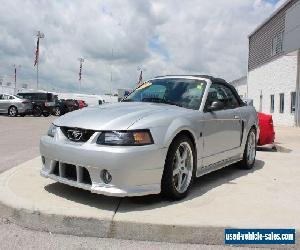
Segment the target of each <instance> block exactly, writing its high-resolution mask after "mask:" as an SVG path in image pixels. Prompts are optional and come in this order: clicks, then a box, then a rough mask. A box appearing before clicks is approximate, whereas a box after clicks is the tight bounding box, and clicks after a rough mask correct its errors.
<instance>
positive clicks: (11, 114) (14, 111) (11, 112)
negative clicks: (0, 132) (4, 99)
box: [8, 106, 18, 117]
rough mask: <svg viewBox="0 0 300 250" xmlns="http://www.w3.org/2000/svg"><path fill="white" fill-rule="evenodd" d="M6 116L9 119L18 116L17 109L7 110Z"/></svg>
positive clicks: (13, 107)
mask: <svg viewBox="0 0 300 250" xmlns="http://www.w3.org/2000/svg"><path fill="white" fill-rule="evenodd" d="M8 115H9V116H11V117H16V116H17V115H18V109H17V107H15V106H11V107H9V109H8Z"/></svg>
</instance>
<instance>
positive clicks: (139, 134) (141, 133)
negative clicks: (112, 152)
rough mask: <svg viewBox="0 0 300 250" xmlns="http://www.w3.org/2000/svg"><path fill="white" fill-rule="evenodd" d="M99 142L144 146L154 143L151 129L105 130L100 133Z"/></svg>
mask: <svg viewBox="0 0 300 250" xmlns="http://www.w3.org/2000/svg"><path fill="white" fill-rule="evenodd" d="M97 144H101V145H111V146H118V145H120V146H143V145H149V144H153V139H152V136H151V133H150V131H149V130H137V131H105V132H102V133H101V134H100V136H99V137H98V139H97Z"/></svg>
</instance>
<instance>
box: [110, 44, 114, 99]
mask: <svg viewBox="0 0 300 250" xmlns="http://www.w3.org/2000/svg"><path fill="white" fill-rule="evenodd" d="M113 60H114V49H113V48H112V49H111V63H110V87H109V94H110V96H112V84H113V83H112V82H113V73H112V61H113Z"/></svg>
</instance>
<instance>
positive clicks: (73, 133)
mask: <svg viewBox="0 0 300 250" xmlns="http://www.w3.org/2000/svg"><path fill="white" fill-rule="evenodd" d="M82 135H83V134H82V131H80V130H73V129H69V130H68V138H69V139H70V140H72V141H80V140H81V138H82Z"/></svg>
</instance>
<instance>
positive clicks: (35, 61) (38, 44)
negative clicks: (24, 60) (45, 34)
mask: <svg viewBox="0 0 300 250" xmlns="http://www.w3.org/2000/svg"><path fill="white" fill-rule="evenodd" d="M39 50H40V38H39V37H38V39H37V42H36V51H35V60H34V66H36V65H37V64H38V62H39V53H40V52H39Z"/></svg>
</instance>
